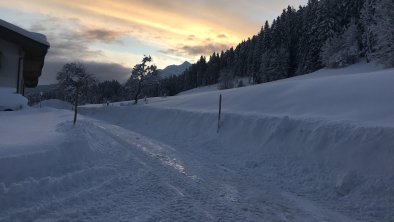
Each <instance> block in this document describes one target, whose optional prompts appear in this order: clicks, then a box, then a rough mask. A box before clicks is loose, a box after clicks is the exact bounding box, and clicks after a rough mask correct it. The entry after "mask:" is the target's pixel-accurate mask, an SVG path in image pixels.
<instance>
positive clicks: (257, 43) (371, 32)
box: [162, 0, 394, 95]
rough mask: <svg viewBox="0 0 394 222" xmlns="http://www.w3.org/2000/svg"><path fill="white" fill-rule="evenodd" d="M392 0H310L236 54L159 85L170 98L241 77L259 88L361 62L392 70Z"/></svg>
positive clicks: (239, 47) (215, 58) (227, 53)
mask: <svg viewBox="0 0 394 222" xmlns="http://www.w3.org/2000/svg"><path fill="white" fill-rule="evenodd" d="M393 24H394V1H393V0H320V1H319V0H309V1H308V3H307V5H306V6H300V7H299V8H298V9H297V10H296V9H294V8H293V7H290V6H289V7H287V9H284V10H283V12H282V14H281V15H280V16H278V17H277V18H276V19H275V20H274V21H273V22H272V24H269V22H268V21H267V22H265V24H264V25H263V27H262V28H261V30H260V32H259V33H258V34H257V35H255V36H253V37H252V38H249V39H247V40H245V41H243V42H241V43H240V44H238V45H237V46H236V47H235V48H230V49H229V50H226V51H222V52H220V53H217V52H215V53H213V54H212V55H211V56H210V57H209V59H207V58H206V57H204V56H201V58H200V59H199V60H198V61H197V62H196V63H194V64H193V65H192V66H191V67H190V68H189V69H187V70H186V71H185V72H184V73H183V74H182V75H180V76H172V77H170V78H167V79H165V80H162V85H163V88H164V89H165V91H166V92H167V93H168V94H169V95H175V94H177V93H179V92H181V91H184V90H189V89H192V88H196V87H201V86H206V85H212V84H216V83H218V82H219V87H220V88H229V87H232V86H234V85H235V84H234V83H233V84H228V83H231V82H234V81H236V79H239V78H241V77H248V79H249V81H250V83H253V84H259V83H264V82H270V81H275V80H279V79H283V78H289V77H293V76H296V75H302V74H307V73H310V72H313V71H316V70H318V69H321V68H323V67H330V68H338V67H344V66H347V65H351V64H354V63H356V62H358V61H359V60H360V58H365V59H366V60H367V61H368V62H370V61H371V60H375V61H376V62H378V63H381V64H383V65H385V66H387V67H393V66H394V25H393Z"/></svg>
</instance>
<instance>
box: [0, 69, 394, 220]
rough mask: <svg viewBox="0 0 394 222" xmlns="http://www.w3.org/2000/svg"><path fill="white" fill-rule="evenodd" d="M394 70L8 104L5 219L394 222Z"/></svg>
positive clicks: (0, 135) (1, 133) (0, 171)
mask: <svg viewBox="0 0 394 222" xmlns="http://www.w3.org/2000/svg"><path fill="white" fill-rule="evenodd" d="M352 70H353V71H354V72H352ZM356 70H365V72H362V71H356ZM393 71H394V70H393V69H391V70H389V69H387V70H381V69H380V68H378V67H374V66H373V65H370V64H358V65H356V66H353V67H349V68H345V69H339V70H328V69H327V70H321V71H319V72H316V73H312V74H310V75H306V76H302V77H296V78H293V79H287V80H282V81H277V82H272V83H267V84H262V85H258V86H251V87H244V88H238V89H231V90H224V91H219V90H212V91H205V92H199V93H192V94H186V95H179V96H175V97H166V98H151V99H149V102H148V104H145V103H140V104H139V105H135V106H133V105H129V104H130V102H122V103H115V104H111V106H108V107H107V106H103V105H87V106H83V107H80V111H81V112H82V113H83V116H79V117H78V122H77V125H76V126H72V122H71V121H72V114H73V113H72V112H71V111H68V110H57V109H52V108H41V109H39V108H37V109H24V110H22V111H20V112H15V113H9V112H5V113H0V122H1V123H4V124H2V125H0V141H1V142H0V151H1V152H0V221H34V220H37V221H56V220H64V221H393V220H394V212H393V211H392V209H393V206H394V200H393V196H394V188H393V186H392V184H393V182H394V164H393V163H394V155H393V149H392V147H391V144H393V142H394V127H393V125H392V124H393V115H390V114H389V112H391V111H392V108H393V105H392V103H390V102H389V101H390V97H391V96H392V95H393V94H392V93H393V91H392V90H393V88H394V81H393V79H392V78H393V77H392V74H393ZM219 94H222V95H223V99H224V100H223V118H222V121H221V129H220V131H219V133H217V132H216V130H217V129H216V127H217V109H218V96H219ZM353 106H354V107H353ZM386 112H387V113H386ZM384 113H385V115H384V116H381V115H383V114H384ZM391 113H393V112H391ZM27 126H29V127H27ZM17 135H24V136H23V137H21V136H17ZM25 135H26V136H25ZM18 138H23V139H18Z"/></svg>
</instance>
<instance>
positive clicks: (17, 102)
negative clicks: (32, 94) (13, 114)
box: [0, 87, 27, 111]
mask: <svg viewBox="0 0 394 222" xmlns="http://www.w3.org/2000/svg"><path fill="white" fill-rule="evenodd" d="M15 91H16V90H15V89H14V88H4V87H0V111H2V110H7V109H11V110H18V109H21V108H23V107H27V99H26V98H25V97H23V96H22V95H20V94H17V93H15Z"/></svg>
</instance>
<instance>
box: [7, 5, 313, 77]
mask: <svg viewBox="0 0 394 222" xmlns="http://www.w3.org/2000/svg"><path fill="white" fill-rule="evenodd" d="M306 2H307V0H111V1H109V0H12V1H0V18H1V19H3V20H5V21H7V22H10V23H13V24H15V25H18V26H20V27H22V28H24V29H27V30H29V31H33V32H39V33H42V34H44V35H46V36H47V38H48V41H49V42H50V44H51V48H50V50H49V52H48V55H47V57H46V60H45V66H44V69H43V74H42V76H41V77H40V81H39V84H40V85H46V84H51V83H54V82H55V81H56V73H57V72H58V71H59V70H60V69H61V67H62V66H63V65H64V64H65V63H67V62H75V61H77V62H82V63H83V64H85V65H86V67H87V69H88V71H89V72H90V73H92V74H95V75H96V77H97V78H98V79H99V80H101V81H102V80H110V79H116V80H118V81H121V82H124V81H125V80H126V79H127V78H128V77H129V75H130V71H131V69H132V67H133V66H134V65H135V64H137V63H139V62H140V61H141V59H142V57H143V56H144V55H151V56H152V58H153V62H154V63H155V64H156V65H157V66H158V68H165V67H166V66H168V65H172V64H181V63H183V62H184V61H189V62H191V63H193V62H194V61H196V60H197V59H198V58H199V57H200V56H201V55H205V56H209V55H211V54H212V53H213V52H220V51H222V50H226V49H229V48H230V47H235V46H236V45H237V44H238V43H240V42H241V41H242V40H245V39H247V38H248V37H251V36H253V35H255V34H257V33H258V32H259V31H260V29H261V26H262V25H263V24H264V22H265V21H266V20H268V21H270V22H271V21H272V20H273V19H274V18H276V17H277V16H278V15H280V14H281V12H282V10H283V9H284V8H286V7H287V6H288V5H291V6H294V7H295V8H298V6H299V5H304V4H306Z"/></svg>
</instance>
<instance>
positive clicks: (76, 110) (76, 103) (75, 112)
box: [74, 83, 79, 126]
mask: <svg viewBox="0 0 394 222" xmlns="http://www.w3.org/2000/svg"><path fill="white" fill-rule="evenodd" d="M78 91H79V84H78V83H77V93H76V94H75V105H74V126H75V123H76V122H77V112H78V109H77V107H78V93H79V92H78Z"/></svg>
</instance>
